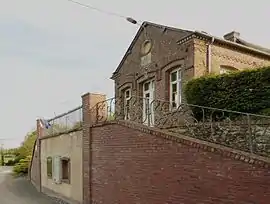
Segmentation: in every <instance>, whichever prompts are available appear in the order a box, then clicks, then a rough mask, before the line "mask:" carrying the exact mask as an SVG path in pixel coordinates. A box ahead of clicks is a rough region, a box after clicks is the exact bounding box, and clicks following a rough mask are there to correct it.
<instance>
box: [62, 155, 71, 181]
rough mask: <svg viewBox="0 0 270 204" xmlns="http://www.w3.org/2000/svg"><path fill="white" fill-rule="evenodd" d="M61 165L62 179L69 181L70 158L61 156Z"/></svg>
mask: <svg viewBox="0 0 270 204" xmlns="http://www.w3.org/2000/svg"><path fill="white" fill-rule="evenodd" d="M61 166H62V181H63V182H65V183H70V159H69V158H62V159H61Z"/></svg>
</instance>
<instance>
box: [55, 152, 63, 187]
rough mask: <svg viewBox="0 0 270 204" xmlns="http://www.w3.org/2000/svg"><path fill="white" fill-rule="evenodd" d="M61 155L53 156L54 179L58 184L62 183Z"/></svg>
mask: <svg viewBox="0 0 270 204" xmlns="http://www.w3.org/2000/svg"><path fill="white" fill-rule="evenodd" d="M61 170H62V168H61V157H60V156H55V157H54V158H53V181H54V182H55V183H56V184H60V183H61V177H62V175H61V173H62V172H61Z"/></svg>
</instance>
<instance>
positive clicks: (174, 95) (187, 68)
mask: <svg viewBox="0 0 270 204" xmlns="http://www.w3.org/2000/svg"><path fill="white" fill-rule="evenodd" d="M267 65H270V51H269V50H268V49H266V48H262V47H259V46H257V45H253V44H251V43H248V42H246V41H244V40H242V39H241V38H240V34H239V33H237V32H231V33H228V34H226V35H224V38H219V37H215V36H211V35H210V34H207V33H205V32H199V31H189V30H183V29H176V28H171V27H166V26H162V25H157V24H153V23H149V22H145V23H143V25H142V26H141V28H140V29H139V31H138V32H137V34H136V36H135V38H134V40H133V41H132V43H131V45H130V46H129V48H128V50H127V52H126V54H125V55H124V57H123V59H122V61H121V62H120V64H119V66H118V67H117V69H116V71H115V72H114V73H113V75H112V79H113V80H114V81H115V97H116V98H119V99H121V101H122V102H121V103H122V106H123V105H124V107H129V108H124V109H123V110H122V111H124V115H125V116H124V118H125V119H128V118H132V116H131V115H134V114H132V113H131V108H130V106H129V105H128V104H129V103H133V104H134V101H133V102H131V98H132V97H133V98H134V97H135V98H136V99H135V100H136V102H135V103H141V104H143V105H140V107H141V108H140V109H141V112H142V115H141V116H139V117H137V118H142V119H143V121H148V124H150V125H151V124H152V125H153V123H155V122H154V120H155V119H154V117H155V116H154V114H153V113H152V112H153V111H154V109H155V107H152V106H151V105H147V104H146V105H145V100H147V103H148V104H154V103H153V102H154V101H157V100H158V101H167V102H168V107H169V108H170V109H176V108H177V107H179V106H180V104H181V103H182V102H184V100H185V99H184V96H183V87H184V84H185V83H186V82H187V81H188V80H190V79H192V78H193V77H200V76H204V75H208V74H223V73H227V72H232V71H237V70H244V69H249V68H258V67H264V66H267ZM138 101H139V102H138ZM155 103H156V102H155ZM146 112H150V114H145V113H146ZM136 114H138V111H136ZM149 121H150V122H149ZM151 121H152V122H151Z"/></svg>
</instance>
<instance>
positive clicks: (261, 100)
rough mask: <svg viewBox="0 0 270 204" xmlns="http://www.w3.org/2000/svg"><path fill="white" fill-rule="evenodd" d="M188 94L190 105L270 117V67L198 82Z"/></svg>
mask: <svg viewBox="0 0 270 204" xmlns="http://www.w3.org/2000/svg"><path fill="white" fill-rule="evenodd" d="M184 94H185V98H186V100H187V103H188V104H195V105H199V106H207V107H213V108H219V109H226V110H233V111H239V112H246V113H254V114H268V115H269V113H270V111H269V110H270V67H263V68H259V69H251V70H245V71H239V72H234V73H230V74H221V75H210V76H205V77H200V78H195V79H192V80H190V81H189V82H187V84H186V85H185V88H184Z"/></svg>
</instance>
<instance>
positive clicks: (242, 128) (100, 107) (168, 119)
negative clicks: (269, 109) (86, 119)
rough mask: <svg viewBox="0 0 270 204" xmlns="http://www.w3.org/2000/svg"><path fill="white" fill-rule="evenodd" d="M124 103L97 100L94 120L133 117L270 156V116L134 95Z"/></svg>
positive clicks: (133, 118)
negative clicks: (174, 102)
mask: <svg viewBox="0 0 270 204" xmlns="http://www.w3.org/2000/svg"><path fill="white" fill-rule="evenodd" d="M123 104H124V102H123V100H122V99H120V98H112V99H108V100H106V101H103V102H100V103H98V104H97V105H96V106H95V107H93V108H92V110H91V112H92V114H93V116H94V118H93V121H94V123H103V122H106V121H110V120H130V121H133V122H137V123H142V124H144V125H147V126H152V127H156V128H159V129H166V130H168V131H170V132H175V133H179V134H183V135H187V136H191V137H194V138H197V139H201V140H205V141H209V142H212V143H217V144H220V145H224V146H227V147H231V148H234V149H238V150H242V151H246V152H251V153H254V154H258V155H262V156H270V116H265V115H256V114H250V113H242V112H237V111H230V110H222V109H217V108H211V107H204V106H198V105H191V104H181V105H180V106H178V107H176V106H175V105H174V104H172V103H171V102H168V101H162V100H149V99H146V98H139V97H131V99H130V101H129V102H128V106H126V107H124V106H123ZM125 104H127V103H125Z"/></svg>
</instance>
